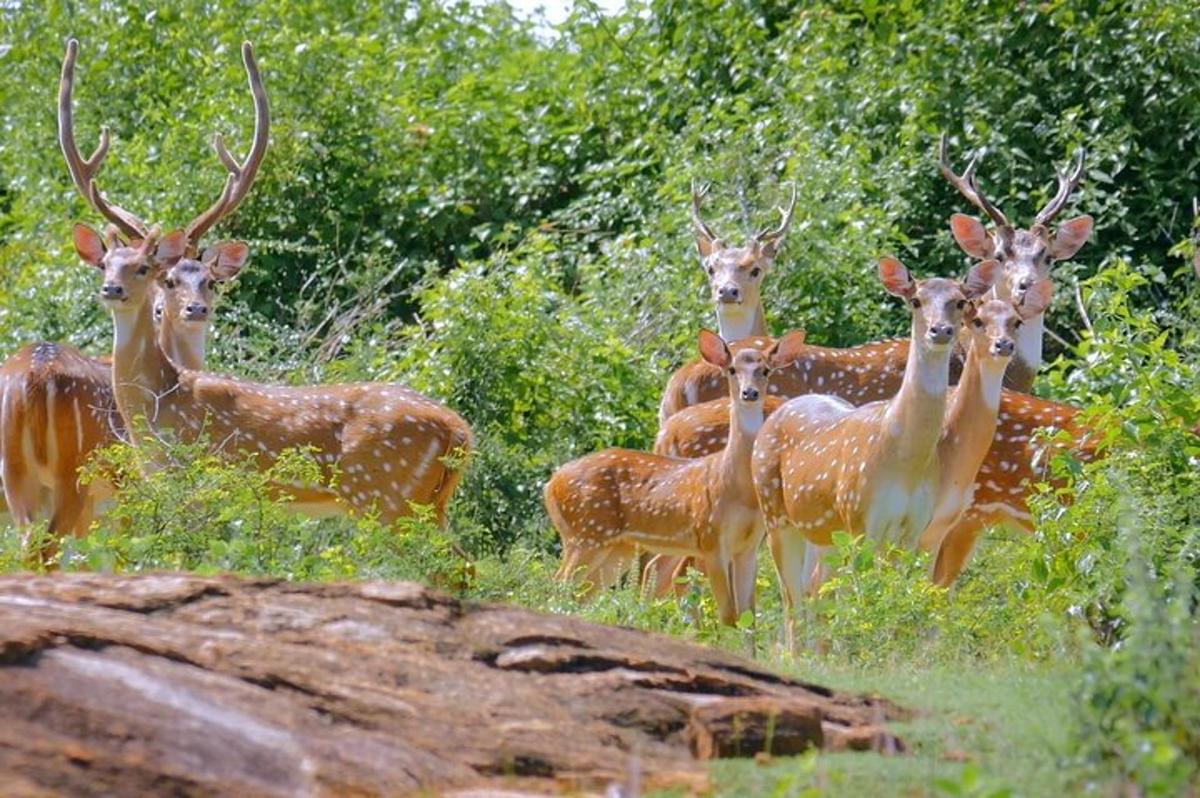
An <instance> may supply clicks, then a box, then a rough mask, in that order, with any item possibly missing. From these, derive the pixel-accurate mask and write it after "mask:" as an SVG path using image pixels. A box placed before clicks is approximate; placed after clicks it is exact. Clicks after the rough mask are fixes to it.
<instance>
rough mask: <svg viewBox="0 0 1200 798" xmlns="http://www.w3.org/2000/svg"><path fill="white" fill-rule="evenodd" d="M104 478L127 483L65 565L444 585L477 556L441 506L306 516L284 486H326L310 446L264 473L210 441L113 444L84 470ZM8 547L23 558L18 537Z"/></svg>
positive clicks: (461, 575)
mask: <svg viewBox="0 0 1200 798" xmlns="http://www.w3.org/2000/svg"><path fill="white" fill-rule="evenodd" d="M151 462H152V463H154V464H155V465H154V467H153V468H152V470H151V472H150V473H144V471H145V468H146V465H147V463H151ZM98 477H103V478H104V479H105V480H108V481H110V482H112V483H114V484H118V485H120V486H121V489H120V490H119V491H118V492H117V494H116V496H115V498H114V499H113V501H112V504H111V506H110V507H109V508H108V511H107V512H106V513H105V515H104V516H103V517H102V518H101V520H100V522H99V523H98V524H97V525H96V526H95V527H94V528H93V531H92V532H91V534H89V535H88V536H87V537H85V538H82V539H78V540H75V539H71V540H67V541H65V542H64V544H63V547H62V550H61V552H60V554H59V563H58V564H59V565H60V566H61V567H62V568H65V569H86V570H101V571H140V570H152V569H164V568H165V569H173V570H189V571H200V572H216V571H233V572H238V573H245V574H253V575H269V576H280V577H284V578H287V579H297V580H334V579H351V578H356V579H359V578H399V579H418V580H425V581H430V582H433V583H435V584H442V585H445V586H461V585H462V584H463V582H464V580H466V579H468V578H469V563H466V562H465V561H464V560H463V559H462V558H461V557H460V556H458V555H457V553H456V549H455V548H454V543H453V541H452V540H451V539H450V538H449V537H448V536H447V535H446V534H445V533H443V532H441V530H439V529H438V528H437V525H436V524H435V523H434V521H433V515H432V511H425V512H418V513H417V514H416V515H414V516H413V517H411V518H407V519H402V520H400V521H398V522H396V523H395V524H393V525H390V526H385V525H383V524H380V523H378V522H377V521H375V520H374V519H372V518H370V517H356V518H352V519H327V520H322V521H316V520H312V519H309V518H305V517H304V516H301V515H299V514H297V513H296V512H295V511H294V510H292V509H291V508H290V507H289V503H288V501H287V500H286V498H285V497H282V496H281V495H280V494H279V490H278V486H281V485H288V484H295V483H302V484H307V485H319V484H323V477H322V472H321V469H320V468H319V467H318V465H317V463H316V461H315V460H313V459H312V458H311V457H310V456H309V455H308V454H306V453H305V452H302V451H290V452H284V453H283V454H282V455H281V456H280V458H279V459H278V461H277V462H276V463H275V465H273V466H272V467H271V468H269V469H267V470H265V471H260V470H258V469H257V468H256V467H255V465H254V464H253V462H252V461H251V460H250V459H247V460H244V461H236V460H235V461H232V462H231V461H229V460H227V459H225V458H222V457H218V456H217V455H215V454H212V453H211V451H210V449H209V447H206V446H204V445H203V444H202V443H197V444H171V443H167V442H164V441H154V440H148V441H146V442H145V444H144V446H143V448H141V449H134V448H132V447H129V446H127V445H124V444H114V445H112V446H110V447H108V448H107V449H105V450H104V451H102V452H101V453H99V454H98V455H97V457H96V458H95V459H94V460H93V462H92V463H91V464H90V465H89V466H88V467H87V469H86V471H85V474H84V476H83V478H84V479H85V480H91V479H95V478H98ZM3 551H4V554H3V556H4V557H7V558H11V559H12V562H13V564H14V565H16V564H17V562H18V559H17V558H18V552H19V544H17V543H16V542H15V541H12V542H10V543H8V544H6V545H5V546H4V549H3Z"/></svg>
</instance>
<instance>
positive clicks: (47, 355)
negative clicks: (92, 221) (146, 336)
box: [0, 39, 269, 562]
mask: <svg viewBox="0 0 1200 798" xmlns="http://www.w3.org/2000/svg"><path fill="white" fill-rule="evenodd" d="M78 52H79V45H78V43H77V42H76V41H75V40H74V39H72V40H71V41H70V42H68V44H67V53H66V57H65V58H64V59H63V64H62V75H61V78H60V81H59V93H58V125H59V136H58V138H59V144H60V146H61V148H62V152H63V156H64V158H65V160H66V163H67V169H68V170H69V172H70V175H71V180H72V182H73V183H74V185H75V187H76V189H77V190H78V191H79V193H80V195H81V196H82V197H83V199H84V200H85V201H86V202H87V203H88V204H89V205H91V207H92V208H94V209H95V210H96V212H97V213H99V214H100V215H101V216H103V217H104V218H106V219H108V221H109V222H110V223H111V224H113V225H115V226H116V227H117V229H118V230H119V231H121V232H123V233H124V234H125V235H127V236H129V237H130V238H131V239H132V240H135V241H136V240H142V239H144V238H145V237H146V235H147V233H148V231H149V228H148V226H147V225H146V223H145V222H144V221H142V220H141V219H140V218H138V217H137V216H136V215H134V214H133V213H131V212H129V211H127V210H125V209H124V208H121V207H118V206H116V205H113V204H111V203H110V202H109V201H108V200H107V198H106V197H105V195H104V193H103V192H102V191H100V189H99V188H98V184H97V182H96V177H97V175H98V173H99V171H100V168H101V166H102V165H103V162H104V159H105V157H106V156H107V155H108V151H109V146H110V143H111V137H110V133H109V131H108V129H107V128H104V129H103V130H102V132H101V135H100V143H99V146H97V148H96V150H95V152H93V154H92V155H91V157H89V158H84V157H83V155H82V154H81V153H80V151H79V148H78V146H77V145H76V143H75V128H74V115H73V99H72V95H73V93H74V86H75V62H76V57H77V55H78ZM247 70H249V71H250V72H251V75H252V77H251V81H252V84H254V85H255V86H256V97H257V100H258V102H259V104H260V106H261V107H260V113H259V120H260V124H261V125H262V127H263V135H262V141H263V142H264V147H265V141H266V131H267V127H268V125H269V114H268V106H267V97H266V93H265V91H264V90H263V89H262V83H261V80H260V79H259V78H258V77H257V68H256V67H255V65H254V62H253V57H252V56H250V58H249V59H248V61H247ZM220 151H224V145H223V143H222V144H220ZM261 156H262V153H261V152H260V153H259V158H261ZM221 279H222V275H219V274H216V273H214V272H213V271H212V270H211V269H209V268H208V267H207V266H204V267H202V268H200V269H197V270H194V271H192V272H190V273H188V274H181V275H178V276H177V277H176V278H175V280H174V281H173V282H174V285H173V286H172V288H173V290H172V292H171V297H170V301H167V299H166V298H165V297H162V296H158V295H156V296H155V298H154V301H155V306H156V308H157V314H156V316H157V322H158V343H159V346H160V347H161V348H162V349H163V351H164V352H166V353H167V354H168V356H169V357H170V359H171V360H172V361H173V362H175V363H178V364H179V365H181V366H183V367H185V368H189V369H201V368H203V367H204V362H205V353H206V349H207V337H208V330H209V326H210V321H211V318H212V308H213V306H214V304H215V302H216V295H215V290H214V289H215V286H216V283H217V282H219V281H220V280H221ZM123 435H124V423H123V421H122V419H121V416H120V414H119V413H118V412H117V407H116V401H115V398H114V396H113V390H112V366H111V365H110V363H109V361H108V360H107V359H105V360H100V359H96V358H91V357H87V356H85V355H84V354H83V353H82V352H80V351H79V350H77V349H75V348H74V347H71V346H67V345H65V344H57V343H39V344H34V345H31V346H27V347H25V348H23V349H21V350H20V351H19V352H17V353H16V354H14V355H13V356H12V357H10V358H9V359H8V360H7V361H5V363H4V364H3V365H2V366H0V474H2V476H3V482H4V493H5V498H6V500H7V503H8V505H9V507H10V508H11V512H12V515H13V520H14V522H16V523H17V525H18V526H21V527H28V526H29V525H30V524H31V523H32V522H33V521H34V520H35V519H37V518H39V517H45V518H47V519H48V520H49V528H48V531H49V541H48V545H47V546H45V547H43V548H41V549H39V550H38V551H36V552H31V554H32V555H33V557H34V559H35V560H41V561H43V562H44V561H45V560H46V559H47V558H48V557H50V556H51V555H52V554H53V551H54V542H55V541H56V540H57V539H58V538H59V537H61V536H62V535H65V534H76V535H79V534H83V533H84V532H85V531H86V530H87V529H88V528H89V527H90V526H91V524H92V521H93V519H94V517H95V507H96V504H97V503H98V502H100V501H103V500H104V499H105V498H107V497H108V496H109V495H110V494H111V493H112V490H113V486H112V485H109V484H108V483H106V482H105V481H103V480H100V479H96V480H93V481H92V482H91V483H90V484H87V485H85V484H82V483H81V482H80V479H79V472H80V469H81V468H82V467H83V466H84V465H85V464H86V463H87V462H88V460H89V459H91V456H92V454H93V453H94V452H96V451H97V450H99V449H101V448H103V447H105V446H108V445H109V444H111V443H114V442H116V441H117V440H119V439H120V438H121V437H122V436H123Z"/></svg>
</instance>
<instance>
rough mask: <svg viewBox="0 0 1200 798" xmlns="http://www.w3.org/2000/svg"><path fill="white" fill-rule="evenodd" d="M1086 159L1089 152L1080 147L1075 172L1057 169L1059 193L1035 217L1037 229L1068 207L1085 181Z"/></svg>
mask: <svg viewBox="0 0 1200 798" xmlns="http://www.w3.org/2000/svg"><path fill="white" fill-rule="evenodd" d="M1086 157H1087V151H1086V150H1085V149H1084V148H1083V147H1080V148H1079V149H1078V150H1076V151H1075V168H1074V169H1073V170H1071V171H1070V172H1068V171H1067V170H1065V169H1055V171H1056V172H1057V173H1058V191H1057V192H1056V193H1055V195H1054V198H1053V199H1051V200H1050V202H1049V203H1047V204H1046V207H1044V208H1042V209H1041V210H1040V211H1038V215H1037V216H1036V217H1034V220H1033V224H1034V226H1035V227H1045V226H1046V225H1048V224H1049V223H1050V222H1051V221H1053V219H1054V217H1055V216H1058V214H1059V213H1061V212H1062V209H1063V208H1065V207H1066V206H1067V202H1068V201H1069V200H1070V199H1071V194H1072V193H1073V192H1074V191H1075V189H1077V188H1079V184H1080V182H1082V181H1083V161H1084V158H1086Z"/></svg>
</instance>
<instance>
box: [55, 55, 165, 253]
mask: <svg viewBox="0 0 1200 798" xmlns="http://www.w3.org/2000/svg"><path fill="white" fill-rule="evenodd" d="M78 54H79V42H78V41H76V40H75V39H70V40H69V41H68V42H67V54H66V55H65V56H64V57H63V65H62V77H61V79H60V80H59V83H58V143H59V146H60V147H62V152H63V157H64V158H66V160H67V169H68V170H69V171H70V172H71V180H72V182H74V183H75V188H76V189H77V190H78V191H79V193H80V194H81V195H83V198H84V199H85V200H87V201H88V203H89V204H90V205H91V206H92V207H93V208H95V209H96V211H97V212H99V213H100V215H101V216H103V217H104V218H105V219H108V220H109V221H110V222H112V223H113V224H114V225H116V226H117V228H118V229H120V231H121V232H122V233H124V234H125V235H127V236H129V237H130V238H145V237H146V233H147V225H146V223H145V222H143V221H142V220H141V219H139V218H138V217H137V216H135V215H134V214H132V213H130V212H129V211H127V210H125V209H124V208H122V207H120V206H118V205H114V204H112V203H110V202H109V201H108V199H107V198H106V197H105V196H104V193H103V192H102V191H101V190H100V187H99V186H97V185H96V175H97V174H98V173H99V172H100V167H101V166H102V165H103V164H104V158H105V157H106V156H107V155H108V147H109V145H110V144H111V143H112V142H111V138H110V135H109V130H108V128H107V127H103V128H101V129H100V143H99V144H98V145H97V146H96V150H95V151H94V152H93V153H92V155H91V157H90V158H84V157H83V155H82V154H81V153H80V152H79V146H78V145H77V144H76V143H75V115H74V111H73V109H72V94H73V92H74V89H75V58H76V56H77V55H78Z"/></svg>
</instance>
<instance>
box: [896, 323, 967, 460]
mask: <svg viewBox="0 0 1200 798" xmlns="http://www.w3.org/2000/svg"><path fill="white" fill-rule="evenodd" d="M915 326H916V322H915V320H914V330H913V339H912V344H911V345H910V346H909V348H908V360H907V362H906V364H905V367H904V380H903V382H902V383H901V384H900V390H899V391H898V392H897V393H896V396H895V397H893V398H892V400H891V401H890V402H889V403H888V408H887V411H886V413H885V415H884V420H885V424H886V428H885V434H886V436H887V437H890V438H891V439H892V444H891V446H890V447H889V448H890V449H891V453H892V457H893V458H894V459H895V460H897V461H898V462H901V463H913V464H914V465H916V467H918V468H923V467H924V466H925V464H926V463H927V461H928V459H929V457H930V456H932V454H933V453H934V450H935V448H936V446H937V442H938V440H939V438H941V434H942V423H943V421H944V420H945V417H946V393H947V390H948V388H949V384H950V355H951V347H945V348H943V349H930V348H929V347H927V346H925V345H923V344H922V343H921V342H920V341H919V340H918V337H917V333H918V331H917V330H916V329H915ZM920 332H921V334H922V335H923V334H924V330H922V331H920Z"/></svg>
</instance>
